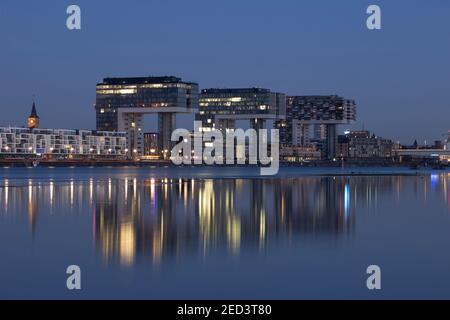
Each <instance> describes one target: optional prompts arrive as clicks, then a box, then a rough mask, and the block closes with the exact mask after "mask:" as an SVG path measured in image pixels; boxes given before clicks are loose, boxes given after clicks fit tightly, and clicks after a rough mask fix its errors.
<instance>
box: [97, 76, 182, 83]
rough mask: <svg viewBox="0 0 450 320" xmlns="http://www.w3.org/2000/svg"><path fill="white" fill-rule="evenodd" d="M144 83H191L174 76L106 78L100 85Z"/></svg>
mask: <svg viewBox="0 0 450 320" xmlns="http://www.w3.org/2000/svg"><path fill="white" fill-rule="evenodd" d="M144 83H191V82H184V81H182V80H181V78H178V77H174V76H162V77H132V78H104V79H103V82H102V83H99V84H110V85H120V84H131V85H133V84H144Z"/></svg>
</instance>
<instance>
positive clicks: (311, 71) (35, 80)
mask: <svg viewBox="0 0 450 320" xmlns="http://www.w3.org/2000/svg"><path fill="white" fill-rule="evenodd" d="M70 4H78V5H79V6H80V7H81V9H82V30H81V31H69V30H67V29H66V26H65V21H66V18H67V15H66V12H65V11H66V8H67V6H68V5H70ZM369 4H378V5H380V6H381V8H382V24H383V29H382V30H381V31H369V30H368V29H367V28H366V17H367V15H366V13H365V11H366V8H367V6H368V5H369ZM449 17H450V1H448V0H427V1H425V0H422V1H418V0H409V1H406V0H403V1H400V0H399V1H363V0H353V1H351V0H345V1H344V0H342V1H336V0H309V1H299V0H289V1H288V0H277V1H275V0H270V1H269V0H258V1H253V0H191V1H186V0H177V1H175V0H148V1H143V0H142V1H137V0H127V1H111V0H110V1H100V0H95V1H92V0H90V1H87V0H86V1H85V0H74V1H70V2H69V1H62V0H54V1H50V0H45V1H44V0H43V1H31V0H30V1H23V0H1V2H0V44H1V45H0V88H1V89H0V111H1V112H0V125H9V124H14V125H23V124H24V121H25V118H26V116H28V114H29V112H30V108H31V101H32V96H33V94H36V96H37V103H38V112H39V114H40V116H41V119H42V120H41V121H42V125H43V126H44V127H63V128H66V127H67V128H94V127H95V115H94V109H93V106H92V105H93V103H94V102H95V84H96V83H97V82H99V81H101V79H102V78H103V77H106V76H146V75H176V76H180V77H182V78H183V79H185V80H188V81H196V82H198V83H199V84H200V87H201V88H206V87H239V86H261V87H267V88H271V89H274V90H278V91H282V92H286V93H287V94H299V95H304V94H339V95H343V96H345V97H348V98H354V99H355V100H356V101H357V103H358V123H357V125H356V127H358V128H360V127H361V126H362V125H363V123H364V125H365V127H366V128H367V129H370V130H372V131H374V132H375V133H377V134H379V135H382V136H386V137H390V138H392V139H396V140H397V139H400V140H401V141H404V142H410V141H411V140H412V139H414V138H417V139H418V140H419V141H423V140H424V139H427V140H428V141H431V140H434V139H440V138H442V134H444V133H445V132H447V130H448V129H450V121H449V120H450V90H449V85H450V25H449V22H448V21H449ZM180 122H183V121H180Z"/></svg>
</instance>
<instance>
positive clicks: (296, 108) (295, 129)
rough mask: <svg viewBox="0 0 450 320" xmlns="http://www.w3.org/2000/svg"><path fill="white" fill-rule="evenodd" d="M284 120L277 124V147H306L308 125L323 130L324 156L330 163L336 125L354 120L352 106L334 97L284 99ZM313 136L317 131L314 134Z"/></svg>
mask: <svg viewBox="0 0 450 320" xmlns="http://www.w3.org/2000/svg"><path fill="white" fill-rule="evenodd" d="M286 100H287V105H286V120H280V121H277V124H276V126H277V128H279V129H280V143H282V144H285V145H294V146H308V145H309V144H310V125H315V127H316V129H318V128H319V126H320V127H321V128H322V130H323V138H324V156H325V158H326V159H328V160H331V159H333V158H335V156H336V145H337V130H336V126H337V125H339V124H350V123H353V122H354V121H355V120H356V104H355V102H354V101H353V100H348V99H345V98H342V97H339V96H336V95H332V96H290V97H287V99H286ZM316 132H317V130H316Z"/></svg>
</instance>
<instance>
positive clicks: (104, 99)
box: [95, 77, 198, 158]
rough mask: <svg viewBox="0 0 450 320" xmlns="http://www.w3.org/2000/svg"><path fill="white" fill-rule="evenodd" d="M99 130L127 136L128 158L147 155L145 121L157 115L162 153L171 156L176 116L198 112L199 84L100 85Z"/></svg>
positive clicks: (142, 81)
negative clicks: (145, 116)
mask: <svg viewBox="0 0 450 320" xmlns="http://www.w3.org/2000/svg"><path fill="white" fill-rule="evenodd" d="M95 109H96V114H97V130H103V131H120V132H122V131H123V132H126V134H127V139H128V150H129V154H130V155H133V157H140V156H142V155H143V154H144V131H143V117H144V115H145V114H155V113H156V114H158V134H159V150H161V153H162V154H161V155H162V157H163V158H168V157H169V156H170V150H171V149H172V145H173V144H172V142H171V141H170V137H171V134H172V132H173V130H174V129H175V116H176V114H177V113H195V112H197V110H198V84H196V83H192V82H184V81H182V80H181V79H180V78H177V77H141V78H105V79H103V82H102V83H99V84H97V100H96V106H95Z"/></svg>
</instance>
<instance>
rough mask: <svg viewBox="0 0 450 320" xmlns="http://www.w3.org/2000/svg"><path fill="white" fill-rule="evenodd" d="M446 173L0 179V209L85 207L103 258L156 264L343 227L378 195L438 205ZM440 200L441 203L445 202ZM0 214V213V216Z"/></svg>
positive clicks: (32, 224) (347, 230)
mask: <svg viewBox="0 0 450 320" xmlns="http://www.w3.org/2000/svg"><path fill="white" fill-rule="evenodd" d="M449 179H450V175H448V174H439V175H431V176H418V177H407V176H403V177H402V176H373V177H357V176H355V177H300V178H291V179H214V180H208V179H204V180H194V179H183V178H178V179H168V178H164V179H155V178H151V179H137V178H128V179H127V178H125V179H115V178H114V177H112V178H109V179H107V180H95V179H93V178H91V179H89V180H87V181H75V180H73V179H72V180H70V181H66V182H61V181H52V180H51V181H48V182H42V181H40V182H35V181H32V180H29V181H28V182H27V183H26V184H24V183H23V182H21V181H10V180H3V181H2V182H1V183H0V184H1V187H0V212H1V214H2V216H3V217H2V216H0V219H5V216H6V217H7V216H10V215H23V214H25V213H26V215H27V221H28V225H29V228H30V232H31V233H37V232H39V219H40V216H41V215H43V216H44V215H53V214H59V215H63V214H67V213H73V212H79V213H81V214H82V215H81V217H86V216H88V214H89V215H92V216H89V219H90V220H89V221H90V222H89V223H91V224H92V235H83V234H81V235H80V237H88V236H89V237H90V236H92V238H93V241H94V245H95V248H96V250H97V251H98V252H99V253H100V255H101V257H102V259H104V261H105V262H107V263H110V262H116V261H117V262H119V263H120V264H122V265H124V266H131V265H133V264H134V263H135V262H136V261H137V260H138V259H144V260H149V261H151V262H152V263H154V264H159V263H161V262H162V261H164V260H165V259H181V258H183V257H185V256H186V255H191V254H200V255H202V256H207V255H209V254H212V253H214V252H224V251H225V252H228V253H229V254H230V255H239V254H241V253H242V250H243V249H244V248H246V249H250V250H264V249H265V248H266V247H267V246H268V244H276V243H277V242H279V241H291V240H292V239H293V238H294V237H301V236H314V237H318V236H333V237H335V238H339V237H342V236H345V235H349V234H352V232H353V231H354V229H355V221H356V210H357V208H358V209H361V208H365V207H374V206H377V205H378V203H379V199H380V198H381V197H382V196H383V195H384V194H388V195H390V196H395V199H396V200H397V201H401V197H402V192H401V191H402V190H403V189H404V188H405V187H408V188H412V189H413V192H414V194H415V196H416V197H417V198H420V197H422V198H423V199H424V200H427V197H429V194H430V193H432V192H433V193H436V194H437V195H438V196H439V197H440V198H441V199H442V201H444V202H445V203H446V204H447V206H449V203H448V197H449V192H450V191H449V190H448V189H447V183H448V181H449ZM449 208H450V206H449ZM0 221H1V220H0Z"/></svg>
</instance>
